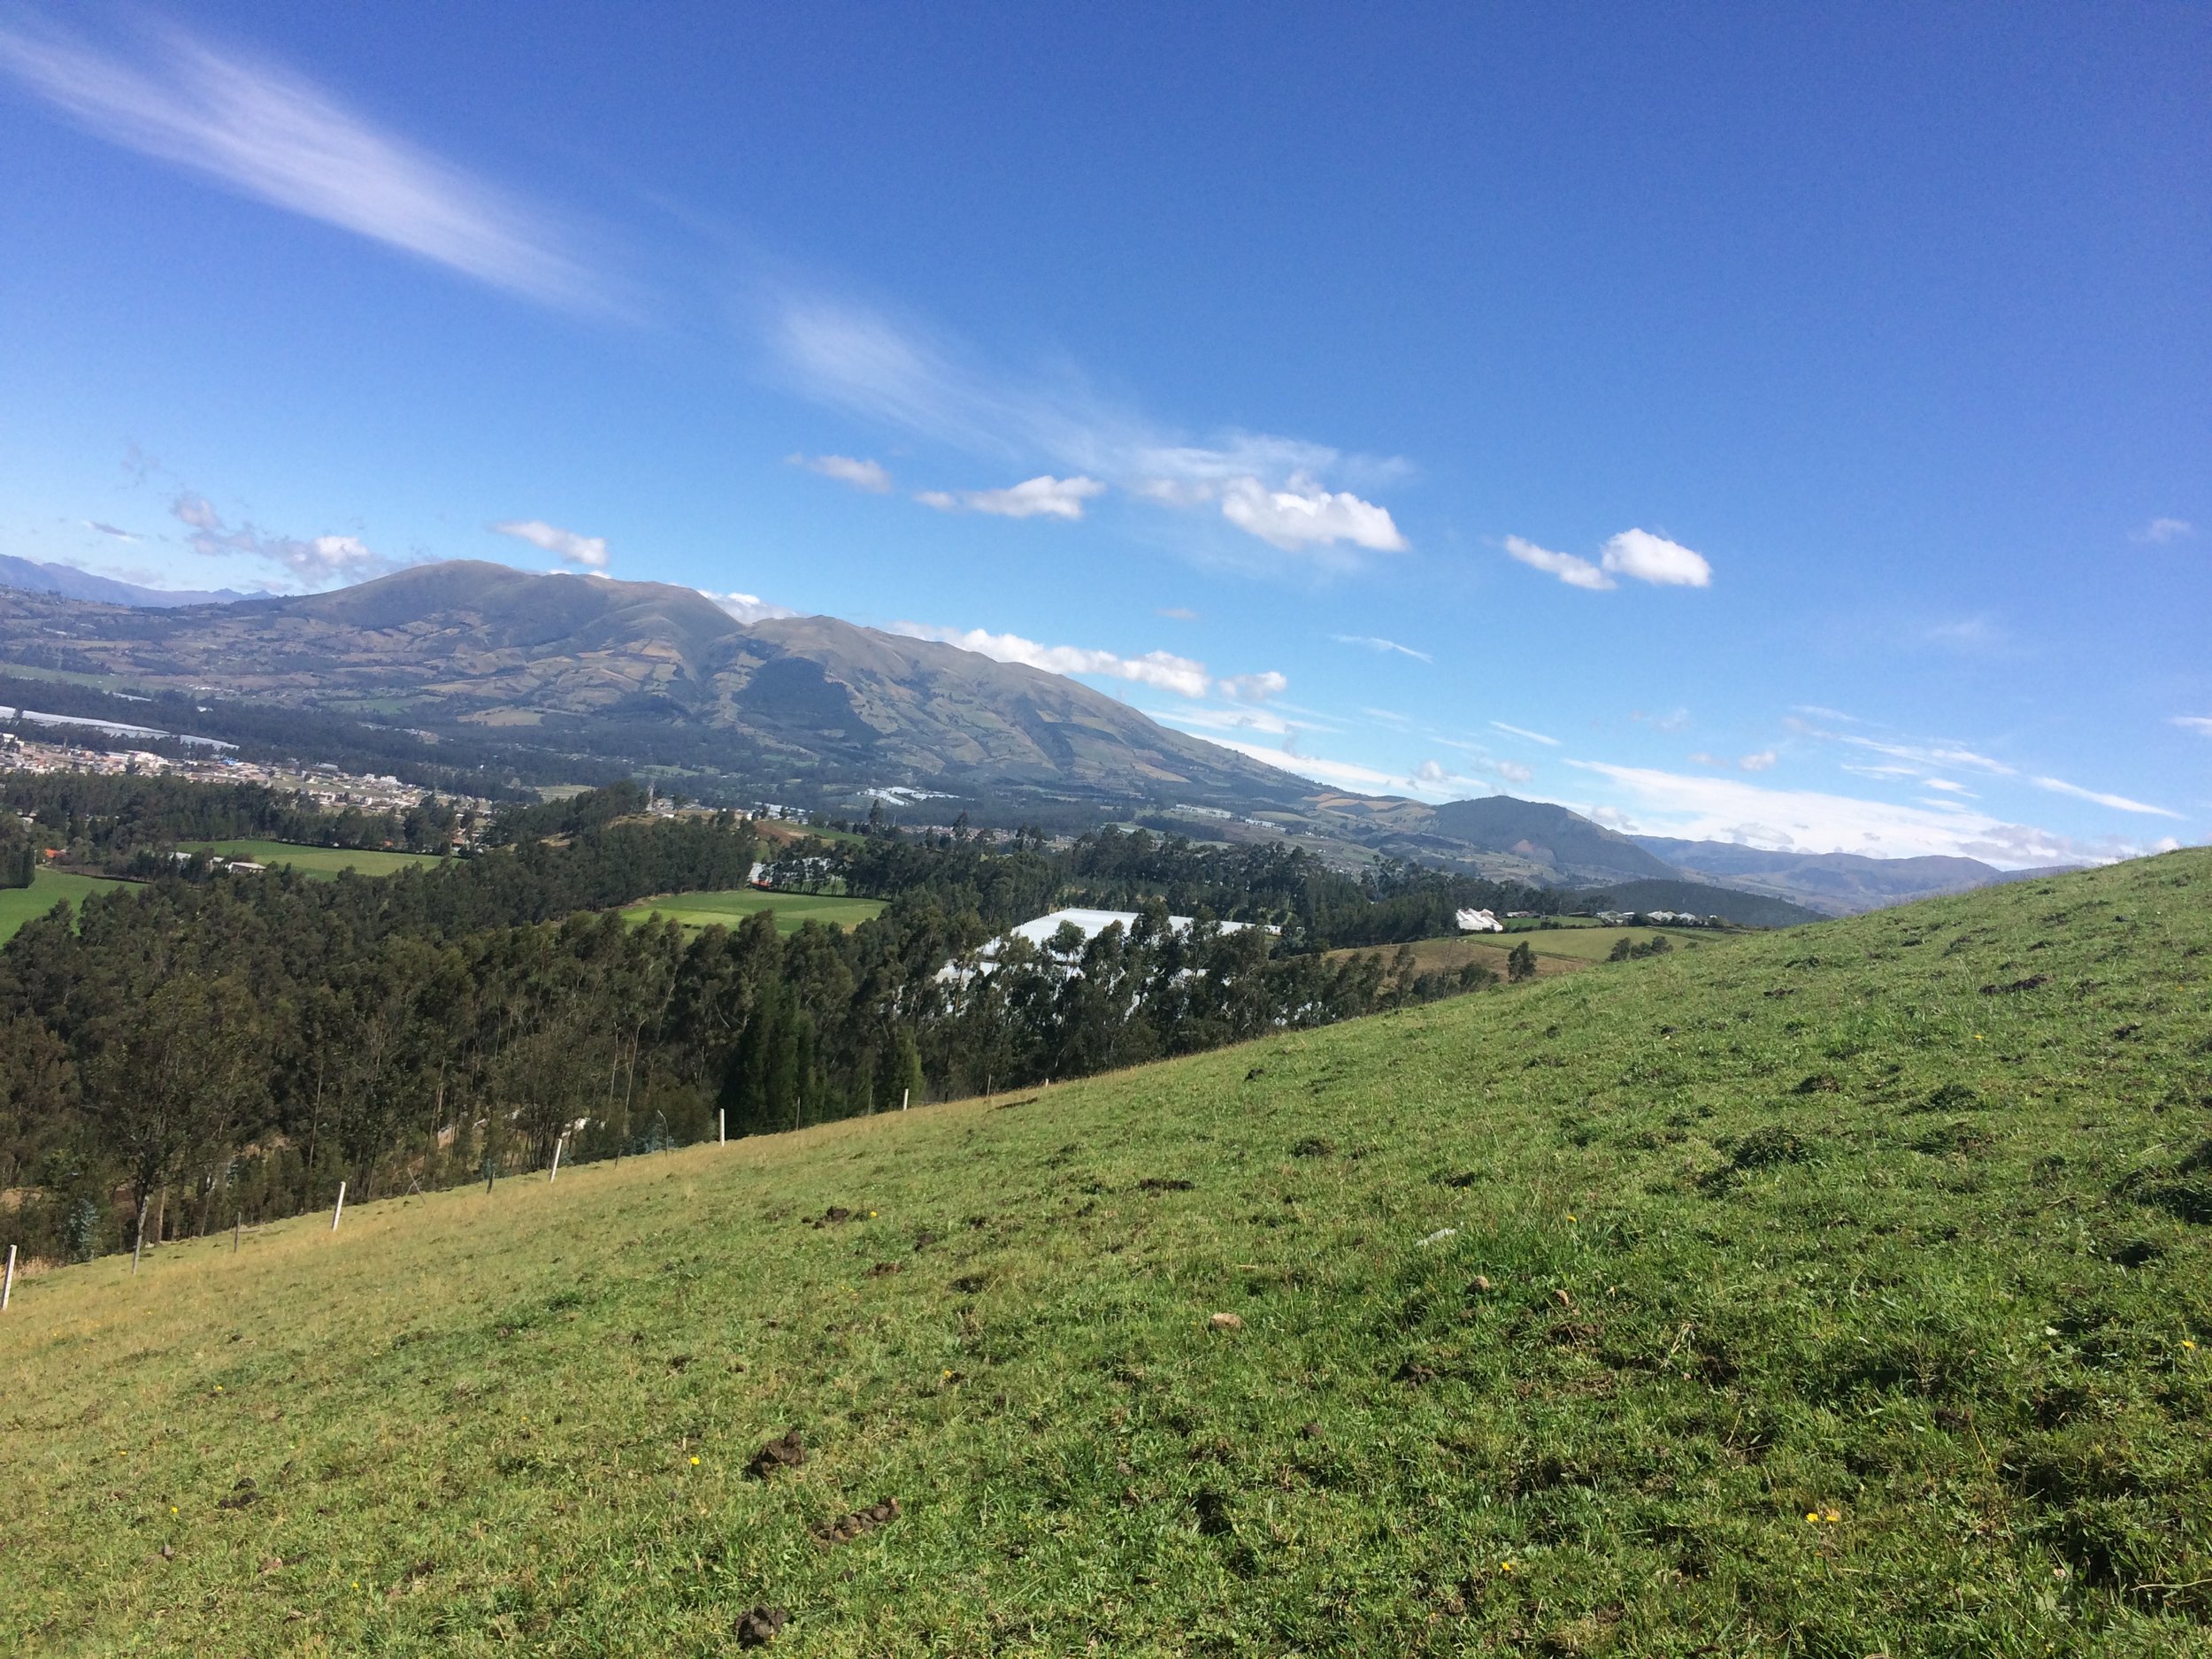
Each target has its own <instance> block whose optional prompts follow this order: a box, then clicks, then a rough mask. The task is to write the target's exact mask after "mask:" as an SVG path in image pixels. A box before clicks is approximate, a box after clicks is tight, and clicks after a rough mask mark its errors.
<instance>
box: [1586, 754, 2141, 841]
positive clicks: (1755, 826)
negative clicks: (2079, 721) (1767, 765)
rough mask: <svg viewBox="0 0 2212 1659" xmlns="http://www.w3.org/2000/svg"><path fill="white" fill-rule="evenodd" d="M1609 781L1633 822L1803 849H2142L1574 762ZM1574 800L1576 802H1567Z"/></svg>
mask: <svg viewBox="0 0 2212 1659" xmlns="http://www.w3.org/2000/svg"><path fill="white" fill-rule="evenodd" d="M1568 764H1570V765H1573V766H1577V767H1579V768H1581V769H1582V770H1583V771H1585V772H1590V773H1593V774H1594V775H1596V776H1599V777H1601V778H1604V779H1606V780H1608V781H1609V782H1610V783H1612V784H1613V785H1615V786H1616V787H1618V788H1620V789H1622V790H1624V792H1625V793H1626V794H1628V795H1630V796H1631V797H1632V799H1633V800H1634V801H1635V803H1637V806H1638V808H1639V810H1638V811H1637V813H1636V816H1635V821H1634V826H1635V827H1636V828H1638V829H1640V830H1642V831H1644V832H1646V833H1656V834H1665V835H1679V836H1684V837H1686V838H1688V839H1691V840H1699V841H1737V842H1740V843H1741V844H1743V845H1746V846H1752V847H1768V848H1778V849H1788V850H1794V851H1800V852H1855V853H1867V854H1870V855H1872V856H1876V857H1884V858H1901V857H1910V856H1919V855H1924V854H1945V855H1950V856H1959V857H1967V858H1980V859H1984V860H1985V861H1987V862H1988V863H1991V864H2000V865H2006V866H2010V867H2014V868H2018V867H2021V866H2025V865H2033V864H2069V863H2074V862H2078V861H2080V860H2083V859H2086V858H2099V857H2104V858H2110V857H2124V856H2131V854H2133V853H2135V852H2137V851H2139V850H2140V849H2138V848H2136V847H2134V846H2133V845H2131V844H2129V843H2125V842H2120V841H2108V842H2101V843H2094V844H2085V843H2083V842H2081V841H2076V840H2074V839H2072V838H2071V837H2070V836H2065V835H2061V834H2057V833H2054V832H2052V831H2049V830H2045V829H2039V828H2037V827H2035V826H2031V825H2023V824H2008V823H2006V822H2004V821H2003V820H2001V819H1999V818H1991V817H1989V816H1987V815H1986V814H1984V813H1980V812H1976V811H1973V810H1969V809H1967V808H1964V807H1962V806H1960V805H1958V804H1957V803H1949V802H1947V803H1944V805H1943V807H1942V808H1941V809H1936V808H1932V807H1926V806H1908V805H1896V804H1893V803H1888V802H1883V801H1863V800H1859V799H1857V798H1855V797H1854V796H1850V795H1830V794H1827V793H1824V792H1823V791H1819V790H1811V789H1774V788H1769V787H1765V786H1763V785H1761V784H1755V783H1749V782H1746V781H1743V780H1739V779H1735V778H1707V777H1699V776H1694V775H1684V774H1680V773H1676V772H1658V771H1653V770H1649V769H1646V768H1640V767H1632V766H1615V765H1609V764H1605V763H1603V762H1600V761H1584V760H1577V761H1571V762H1569V763H1568ZM1562 804H1564V805H1570V806H1575V807H1576V810H1585V809H1584V808H1582V807H1580V806H1579V805H1578V804H1577V803H1572V802H1565V803H1562Z"/></svg>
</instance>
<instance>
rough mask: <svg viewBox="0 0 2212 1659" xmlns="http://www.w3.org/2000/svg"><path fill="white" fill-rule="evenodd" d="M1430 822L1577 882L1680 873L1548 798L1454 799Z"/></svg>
mask: <svg viewBox="0 0 2212 1659" xmlns="http://www.w3.org/2000/svg"><path fill="white" fill-rule="evenodd" d="M1426 827H1427V828H1428V829H1429V830H1430V832H1431V833H1435V834H1440V835H1448V836H1451V837H1453V838H1454V839H1455V840H1458V841H1467V842H1470V843H1471V844H1473V845H1475V846H1477V847H1483V848H1488V849H1493V850H1494V851H1498V852H1510V853H1516V854H1518V855H1519V856H1521V857H1524V858H1526V859H1528V860H1529V861H1530V862H1531V863H1532V864H1539V865H1541V866H1543V867H1545V868H1547V869H1549V870H1551V871H1553V872H1555V874H1556V876H1557V878H1558V879H1562V880H1565V881H1569V882H1571V883H1574V884H1577V885H1587V884H1590V883H1594V882H1601V881H1613V880H1636V879H1654V880H1673V879H1678V878H1679V876H1680V874H1681V872H1679V871H1678V870H1677V869H1675V868H1674V866H1673V865H1671V864H1667V863H1666V862H1664V861H1663V860H1662V859H1660V858H1657V857H1655V856H1653V855H1652V854H1651V853H1649V852H1647V851H1646V850H1645V849H1643V848H1641V847H1640V846H1638V845H1637V844H1636V843H1635V842H1634V841H1631V840H1630V839H1629V838H1628V837H1627V836H1625V835H1622V834H1619V833H1616V832H1614V831H1612V830H1609V829H1607V828H1605V827H1604V826H1602V825H1599V824H1594V823H1592V822H1591V821H1590V820H1589V819H1588V818H1584V817H1582V816H1581V815H1580V814H1579V813H1575V812H1570V811H1569V810H1567V809H1566V808H1565V807H1563V806H1553V805H1551V804H1550V803H1548V802H1543V801H1522V800H1517V799H1516V798H1515V797H1514V796H1512V795H1486V796H1484V797H1482V798H1481V799H1479V800H1475V801H1453V802H1449V803H1447V804H1445V805H1443V806H1440V807H1438V808H1436V809H1435V810H1433V811H1432V813H1431V814H1430V815H1429V822H1428V825H1427V826H1426Z"/></svg>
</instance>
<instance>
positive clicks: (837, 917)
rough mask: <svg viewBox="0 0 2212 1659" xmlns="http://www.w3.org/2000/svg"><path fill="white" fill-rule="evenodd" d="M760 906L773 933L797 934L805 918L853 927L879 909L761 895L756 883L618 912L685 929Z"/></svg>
mask: <svg viewBox="0 0 2212 1659" xmlns="http://www.w3.org/2000/svg"><path fill="white" fill-rule="evenodd" d="M760 910H773V911H774V912H775V916H776V931H777V932H778V933H797V932H798V931H799V929H800V927H801V926H803V924H805V923H808V922H830V923H833V924H835V925H836V926H840V927H854V926H858V925H859V924H860V923H862V922H864V921H868V920H870V919H872V918H874V917H876V916H879V915H880V914H881V913H882V911H883V902H882V901H881V900H880V899H848V898H841V897H837V896H835V895H829V894H819V893H763V892H762V891H760V889H758V888H757V887H730V888H727V889H726V890H724V891H722V892H718V893H672V894H670V895H668V896H667V897H665V898H658V899H648V900H646V901H645V902H643V903H642V904H633V905H631V906H630V907H629V908H628V909H626V910H624V911H623V912H622V914H623V915H624V917H625V918H627V919H628V920H630V921H634V922H643V921H650V920H652V919H654V918H664V919H667V920H672V921H675V922H680V923H681V924H682V925H683V926H686V927H712V926H723V927H734V926H737V925H738V924H739V923H740V922H741V921H743V920H744V919H745V918H747V917H749V916H751V915H753V914H754V913H756V912H757V911H760Z"/></svg>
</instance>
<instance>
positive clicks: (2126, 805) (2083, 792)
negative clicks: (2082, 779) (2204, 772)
mask: <svg viewBox="0 0 2212 1659" xmlns="http://www.w3.org/2000/svg"><path fill="white" fill-rule="evenodd" d="M2028 781H2029V782H2030V783H2032V784H2033V785H2034V786H2035V787H2037V788H2039V789H2048V790H2049V791H2050V792H2051V793H2052V794H2053V795H2072V796H2073V797H2074V798H2075V799H2076V800H2078V801H2094V802H2095V803H2097V804H2098V805H2099V806H2108V807H2110V808H2111V809H2112V810H2114V811H2116V812H2143V813H2148V814H2150V815H2152V816H2154V817H2156V818H2179V817H2180V816H2181V814H2180V813H2178V812H2175V811H2170V810H2168V809H2167V808H2165V807H2162V806H2153V805H2151V804H2150V803H2148V802H2146V801H2133V800H2130V799H2129V798H2128V797H2127V796H2126V795H2108V794H2106V793H2105V792H2104V791H2103V790H2101V789H2085V788H2083V787H2081V786H2080V785H2079V784H2078V783H2068V782H2067V781H2066V780H2064V779H2063V778H2031V779H2029V780H2028Z"/></svg>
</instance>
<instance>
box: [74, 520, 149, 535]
mask: <svg viewBox="0 0 2212 1659" xmlns="http://www.w3.org/2000/svg"><path fill="white" fill-rule="evenodd" d="M84 527H85V528H86V529H88V530H97V531H98V532H99V533H100V534H102V535H111V536H113V537H114V538H115V539H116V540H117V541H144V540H145V537H143V536H137V535H133V534H131V533H130V532H129V531H127V530H119V529H117V528H116V527H115V526H113V525H111V524H102V523H101V522H100V521H99V520H98V519H97V518H87V519H86V520H85V521H84Z"/></svg>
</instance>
